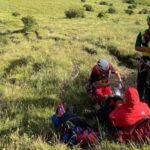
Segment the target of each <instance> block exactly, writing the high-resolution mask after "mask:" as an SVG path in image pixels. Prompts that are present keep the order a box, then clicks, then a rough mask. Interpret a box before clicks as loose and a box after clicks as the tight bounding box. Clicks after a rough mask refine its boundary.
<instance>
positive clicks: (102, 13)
mask: <svg viewBox="0 0 150 150" xmlns="http://www.w3.org/2000/svg"><path fill="white" fill-rule="evenodd" d="M97 17H99V18H103V17H105V12H103V11H101V12H99V13H98V15H97Z"/></svg>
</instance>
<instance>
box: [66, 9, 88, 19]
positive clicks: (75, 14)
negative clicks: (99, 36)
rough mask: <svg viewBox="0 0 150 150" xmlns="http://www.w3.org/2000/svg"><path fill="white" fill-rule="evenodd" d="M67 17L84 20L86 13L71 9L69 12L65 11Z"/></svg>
mask: <svg viewBox="0 0 150 150" xmlns="http://www.w3.org/2000/svg"><path fill="white" fill-rule="evenodd" d="M65 15H66V17H67V18H84V17H85V15H84V11H83V10H82V9H79V8H70V9H69V10H67V11H65Z"/></svg>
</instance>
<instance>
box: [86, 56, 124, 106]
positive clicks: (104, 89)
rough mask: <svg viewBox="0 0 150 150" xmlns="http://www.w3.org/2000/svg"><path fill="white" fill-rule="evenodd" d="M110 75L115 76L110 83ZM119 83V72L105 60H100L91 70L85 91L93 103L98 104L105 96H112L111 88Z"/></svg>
mask: <svg viewBox="0 0 150 150" xmlns="http://www.w3.org/2000/svg"><path fill="white" fill-rule="evenodd" d="M111 74H114V75H115V76H116V79H115V80H114V81H110V75H111ZM120 83H121V76H120V74H119V72H117V71H116V70H115V69H114V67H113V66H112V65H111V64H110V63H109V62H108V61H107V60H106V59H100V60H99V61H98V62H97V64H96V65H95V66H94V67H93V68H92V72H91V75H90V78H89V82H88V86H87V91H90V92H91V93H92V97H93V99H94V101H95V102H96V103H98V104H100V102H101V101H102V100H104V99H105V98H106V96H113V92H112V90H111V86H118V85H119V84H120Z"/></svg>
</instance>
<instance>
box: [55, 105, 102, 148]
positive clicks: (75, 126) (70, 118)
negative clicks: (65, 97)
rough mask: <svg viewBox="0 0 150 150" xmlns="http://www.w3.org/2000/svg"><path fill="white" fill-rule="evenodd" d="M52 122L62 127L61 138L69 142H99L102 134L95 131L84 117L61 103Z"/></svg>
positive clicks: (82, 143)
mask: <svg viewBox="0 0 150 150" xmlns="http://www.w3.org/2000/svg"><path fill="white" fill-rule="evenodd" d="M52 123H53V124H54V125H55V126H59V127H60V128H61V129H60V131H61V133H60V135H61V137H60V140H61V141H63V142H64V143H67V144H73V145H74V144H79V143H80V144H81V145H84V144H85V145H86V144H91V145H92V144H94V143H96V142H98V140H99V137H100V134H99V132H98V131H95V130H94V128H92V127H91V126H90V125H89V124H88V123H87V122H86V120H85V119H84V118H83V117H80V116H78V115H77V114H75V113H74V112H73V111H70V110H69V109H68V110H67V109H66V108H65V107H64V105H63V104H60V105H59V106H58V108H57V110H56V114H54V115H53V116H52Z"/></svg>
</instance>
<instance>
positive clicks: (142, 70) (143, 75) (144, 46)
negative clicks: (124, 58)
mask: <svg viewBox="0 0 150 150" xmlns="http://www.w3.org/2000/svg"><path fill="white" fill-rule="evenodd" d="M147 25H148V29H146V30H144V31H143V32H140V33H139V34H138V36H137V39H136V43H135V50H136V51H138V52H140V53H141V55H142V58H141V59H140V61H139V68H138V76H137V90H138V92H139V95H140V99H142V100H145V96H144V90H145V87H146V80H147V75H148V69H147V67H146V63H147V62H149V61H150V15H148V16H147ZM148 93H149V92H148ZM147 98H148V99H149V105H150V93H149V96H148V97H147Z"/></svg>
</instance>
